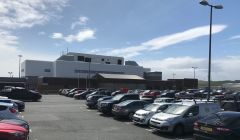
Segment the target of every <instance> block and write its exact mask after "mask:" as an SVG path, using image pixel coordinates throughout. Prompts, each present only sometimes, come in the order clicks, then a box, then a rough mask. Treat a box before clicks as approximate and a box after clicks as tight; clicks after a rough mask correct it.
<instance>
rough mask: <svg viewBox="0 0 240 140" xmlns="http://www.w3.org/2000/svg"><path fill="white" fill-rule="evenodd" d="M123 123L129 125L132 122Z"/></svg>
mask: <svg viewBox="0 0 240 140" xmlns="http://www.w3.org/2000/svg"><path fill="white" fill-rule="evenodd" d="M125 124H127V125H130V124H133V122H125Z"/></svg>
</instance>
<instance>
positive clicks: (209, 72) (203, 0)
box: [200, 0, 223, 101]
mask: <svg viewBox="0 0 240 140" xmlns="http://www.w3.org/2000/svg"><path fill="white" fill-rule="evenodd" d="M200 4H201V5H203V6H209V7H210V30H209V55H208V96H207V100H208V101H209V99H210V90H211V51H212V10H213V8H215V9H223V6H222V5H211V4H209V3H208V2H207V1H206V0H201V1H200Z"/></svg>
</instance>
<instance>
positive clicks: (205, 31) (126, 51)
mask: <svg viewBox="0 0 240 140" xmlns="http://www.w3.org/2000/svg"><path fill="white" fill-rule="evenodd" d="M212 27H213V29H212V33H213V34H216V33H219V32H221V31H223V30H224V29H225V28H226V27H227V26H226V25H213V26H212ZM208 35H209V26H200V27H196V28H192V29H189V30H186V31H183V32H179V33H174V34H170V35H166V36H160V37H157V38H154V39H151V40H149V41H146V42H143V43H141V44H140V45H137V46H130V47H126V48H121V49H113V50H110V51H109V52H107V54H112V55H117V56H127V57H129V58H131V57H134V56H137V55H140V54H141V53H142V52H144V51H154V50H160V49H163V48H165V47H170V46H171V45H174V44H178V43H182V42H185V41H191V40H193V39H197V38H199V37H203V36H208ZM103 53H105V54H106V52H103Z"/></svg>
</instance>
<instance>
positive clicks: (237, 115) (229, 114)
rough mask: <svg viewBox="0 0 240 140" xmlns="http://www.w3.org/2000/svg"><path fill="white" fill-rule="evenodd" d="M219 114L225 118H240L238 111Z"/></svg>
mask: <svg viewBox="0 0 240 140" xmlns="http://www.w3.org/2000/svg"><path fill="white" fill-rule="evenodd" d="M217 114H219V115H220V114H221V115H223V116H234V117H240V112H236V111H222V112H218V113H217Z"/></svg>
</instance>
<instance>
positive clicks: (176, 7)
mask: <svg viewBox="0 0 240 140" xmlns="http://www.w3.org/2000/svg"><path fill="white" fill-rule="evenodd" d="M208 2H209V3H210V4H213V5H218V4H221V5H223V7H224V8H223V9H221V10H220V9H213V26H212V27H213V30H212V33H213V36H212V76H211V79H212V80H239V79H240V74H239V71H240V28H239V25H240V20H239V19H238V18H239V13H240V9H239V5H240V1H239V0H231V1H227V0H209V1H208ZM209 14H210V8H209V7H208V6H202V5H200V4H199V1H198V0H147V1H146V0H1V1H0V65H1V70H0V76H1V77H2V76H9V74H8V72H13V76H15V77H17V76H18V62H19V57H18V55H20V54H21V55H22V56H23V57H22V58H21V61H24V60H26V59H33V60H47V61H54V60H56V59H57V58H58V57H59V56H60V55H61V54H63V53H66V51H67V50H68V51H70V52H81V53H91V54H101V55H110V56H122V57H124V58H125V60H134V61H136V62H137V63H138V64H139V65H141V66H144V67H148V68H151V70H152V71H162V72H163V79H168V78H173V74H174V75H175V76H174V78H193V68H192V67H198V68H197V69H196V78H198V79H200V80H207V71H208V48H209V44H208V43H209V42H208V41H209Z"/></svg>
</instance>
